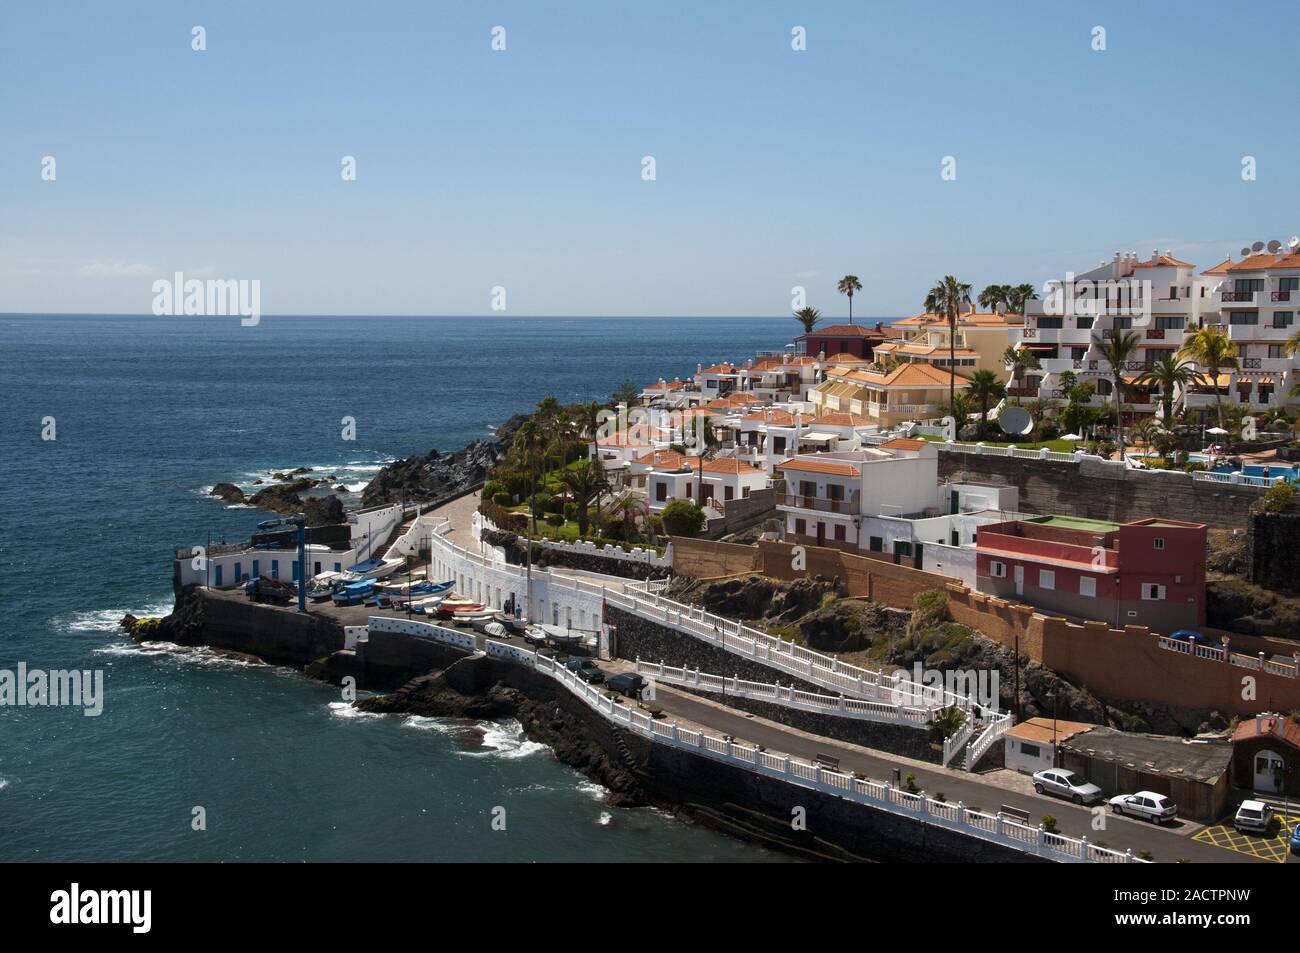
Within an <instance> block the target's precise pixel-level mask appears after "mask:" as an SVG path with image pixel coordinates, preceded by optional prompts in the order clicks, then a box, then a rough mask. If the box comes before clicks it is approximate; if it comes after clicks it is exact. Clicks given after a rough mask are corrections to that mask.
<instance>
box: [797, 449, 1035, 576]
mask: <svg viewBox="0 0 1300 953" xmlns="http://www.w3.org/2000/svg"><path fill="white" fill-rule="evenodd" d="M776 470H777V474H778V476H779V477H781V478H783V479H784V480H785V490H784V492H783V493H781V494H778V495H777V509H778V511H780V512H781V513H782V514H783V516H784V519H785V538H786V540H787V541H790V542H796V543H802V544H804V545H812V546H829V547H833V548H836V549H843V550H846V551H849V552H854V553H858V554H860V555H864V556H872V557H875V558H878V559H889V560H892V561H894V562H905V563H907V564H908V565H910V566H912V567H914V568H918V569H923V570H926V571H928V572H934V573H938V574H939V575H943V576H948V577H951V578H954V579H960V580H962V581H963V582H966V583H967V584H969V585H971V586H972V587H973V586H974V585H975V581H976V549H975V534H976V531H977V530H978V528H979V527H980V526H982V525H986V524H988V523H995V522H999V521H1002V520H1005V519H1008V518H1009V514H1014V513H1015V510H1016V505H1017V502H1018V499H1019V494H1018V490H1017V488H1016V487H1014V486H991V485H983V484H958V483H946V484H943V485H940V484H939V481H938V473H939V463H938V449H937V447H936V445H935V444H934V443H931V442H928V441H925V440H908V439H893V440H888V441H886V442H885V443H882V444H879V445H878V446H872V447H866V448H863V449H859V450H854V451H841V452H830V453H816V454H799V455H797V456H795V457H793V458H791V459H789V460H786V461H784V462H783V463H780V464H778V465H777V468H776Z"/></svg>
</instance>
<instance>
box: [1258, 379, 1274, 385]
mask: <svg viewBox="0 0 1300 953" xmlns="http://www.w3.org/2000/svg"><path fill="white" fill-rule="evenodd" d="M1259 382H1260V383H1261V384H1272V383H1273V378H1271V377H1261V378H1260V379H1259Z"/></svg>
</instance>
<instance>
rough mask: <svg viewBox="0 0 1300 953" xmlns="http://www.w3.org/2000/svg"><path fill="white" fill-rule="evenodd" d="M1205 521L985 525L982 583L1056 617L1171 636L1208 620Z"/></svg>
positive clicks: (979, 569)
mask: <svg viewBox="0 0 1300 953" xmlns="http://www.w3.org/2000/svg"><path fill="white" fill-rule="evenodd" d="M1205 539H1206V534H1205V524H1203V523H1184V522H1181V521H1179V520H1166V519H1155V518H1150V519H1144V520H1138V521H1136V522H1133V523H1124V524H1122V525H1121V524H1119V523H1107V522H1103V521H1101V520H1087V519H1075V518H1073V517H1068V516H1044V517H1039V518H1036V519H1029V520H1010V521H1008V522H1005V523H990V524H989V525H987V526H981V527H980V528H979V531H978V533H977V534H976V539H975V550H976V566H975V577H976V586H977V588H978V589H979V591H980V592H987V593H990V594H993V595H996V596H998V597H1000V598H1004V599H1008V600H1010V601H1014V602H1023V603H1027V604H1029V605H1032V606H1034V608H1036V609H1041V610H1043V611H1044V612H1048V613H1051V614H1055V615H1063V616H1066V617H1068V618H1072V619H1082V620H1095V621H1100V622H1106V623H1109V624H1110V625H1111V626H1113V627H1115V628H1120V627H1122V626H1125V625H1145V626H1148V627H1149V628H1151V629H1152V630H1153V631H1156V632H1163V633H1166V634H1167V633H1170V632H1174V631H1177V630H1178V629H1181V628H1195V627H1197V626H1201V625H1204V624H1205Z"/></svg>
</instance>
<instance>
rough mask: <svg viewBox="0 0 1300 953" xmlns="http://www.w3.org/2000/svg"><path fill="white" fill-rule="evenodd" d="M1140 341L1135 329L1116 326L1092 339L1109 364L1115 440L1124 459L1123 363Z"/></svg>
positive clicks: (1132, 353)
mask: <svg viewBox="0 0 1300 953" xmlns="http://www.w3.org/2000/svg"><path fill="white" fill-rule="evenodd" d="M1141 342H1142V335H1140V334H1138V333H1137V332H1136V331H1121V330H1119V329H1118V328H1117V329H1115V330H1114V331H1111V332H1110V335H1109V336H1106V335H1102V336H1100V337H1094V338H1093V339H1092V343H1093V345H1094V346H1095V347H1096V348H1097V350H1098V351H1100V352H1101V356H1102V357H1104V358H1105V359H1106V363H1108V364H1109V365H1110V382H1111V384H1112V385H1113V387H1114V390H1115V441H1116V443H1118V444H1119V455H1120V459H1121V460H1122V459H1124V416H1123V413H1124V398H1123V387H1124V365H1125V364H1127V363H1128V361H1129V358H1131V357H1132V356H1133V355H1134V354H1135V353H1136V352H1137V349H1138V347H1139V345H1140V344H1141Z"/></svg>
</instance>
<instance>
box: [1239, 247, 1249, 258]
mask: <svg viewBox="0 0 1300 953" xmlns="http://www.w3.org/2000/svg"><path fill="white" fill-rule="evenodd" d="M1249 254H1250V246H1249V245H1247V246H1246V247H1245V248H1243V249H1242V250H1241V257H1242V258H1245V257H1246V256H1247V255H1249Z"/></svg>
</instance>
